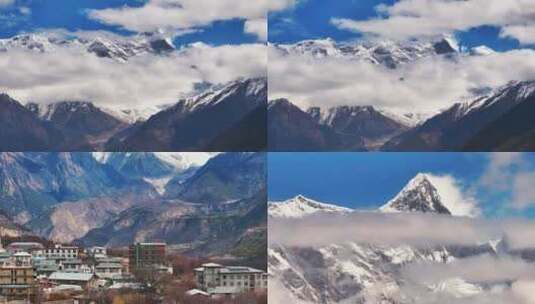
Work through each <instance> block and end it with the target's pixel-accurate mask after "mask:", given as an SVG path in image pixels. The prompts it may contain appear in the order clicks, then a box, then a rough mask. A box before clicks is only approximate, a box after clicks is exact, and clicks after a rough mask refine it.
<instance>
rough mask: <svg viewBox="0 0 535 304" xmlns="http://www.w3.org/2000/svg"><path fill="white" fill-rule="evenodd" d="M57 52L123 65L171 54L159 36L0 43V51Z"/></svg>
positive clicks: (47, 36) (59, 36)
mask: <svg viewBox="0 0 535 304" xmlns="http://www.w3.org/2000/svg"><path fill="white" fill-rule="evenodd" d="M60 48H69V49H78V50H81V51H84V52H88V53H92V54H94V55H96V56H98V57H103V58H111V59H113V60H116V61H120V62H125V61H127V60H128V59H129V58H131V57H133V56H136V55H140V54H146V53H153V54H161V53H164V52H168V51H173V50H175V46H174V44H173V41H172V39H171V38H169V37H164V36H161V35H152V36H149V35H137V36H132V37H129V38H126V39H125V38H123V37H117V36H113V35H105V34H102V35H98V36H97V35H90V34H85V35H84V34H83V33H81V34H80V36H78V35H76V34H64V33H32V34H20V35H16V36H13V37H10V38H6V39H0V51H3V52H6V51H9V50H11V49H22V50H30V51H38V52H51V51H54V50H56V49H60Z"/></svg>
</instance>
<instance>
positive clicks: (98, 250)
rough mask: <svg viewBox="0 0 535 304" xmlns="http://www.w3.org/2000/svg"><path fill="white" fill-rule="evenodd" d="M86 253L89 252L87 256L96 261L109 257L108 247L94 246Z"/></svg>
mask: <svg viewBox="0 0 535 304" xmlns="http://www.w3.org/2000/svg"><path fill="white" fill-rule="evenodd" d="M86 252H87V255H89V256H91V257H93V258H95V259H98V258H105V257H107V249H106V247H100V246H94V247H91V248H88V249H87V251H86Z"/></svg>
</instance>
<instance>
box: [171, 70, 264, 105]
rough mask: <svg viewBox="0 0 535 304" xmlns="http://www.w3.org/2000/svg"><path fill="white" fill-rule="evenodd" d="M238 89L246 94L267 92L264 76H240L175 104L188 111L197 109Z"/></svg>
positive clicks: (213, 102)
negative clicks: (244, 77)
mask: <svg viewBox="0 0 535 304" xmlns="http://www.w3.org/2000/svg"><path fill="white" fill-rule="evenodd" d="M239 90H244V91H243V92H244V95H246V96H258V95H262V92H267V81H266V78H263V77H259V78H247V79H242V78H240V79H237V80H234V81H231V82H229V83H226V84H222V85H213V86H210V87H209V88H208V89H206V90H204V91H203V92H200V93H199V94H197V95H193V96H191V97H188V98H186V99H183V100H182V101H181V102H179V103H178V104H177V106H180V107H184V108H185V110H186V111H188V112H194V111H198V110H200V109H203V108H206V107H211V106H214V105H216V104H218V103H219V102H222V101H224V100H226V98H227V97H228V96H231V95H233V94H235V93H236V92H238V91H239Z"/></svg>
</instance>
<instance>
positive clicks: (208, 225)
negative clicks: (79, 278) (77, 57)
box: [0, 152, 267, 255]
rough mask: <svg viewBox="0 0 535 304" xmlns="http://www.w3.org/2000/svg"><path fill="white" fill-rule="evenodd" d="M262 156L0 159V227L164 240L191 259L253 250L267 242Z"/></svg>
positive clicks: (52, 234)
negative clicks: (190, 256) (190, 255)
mask: <svg viewBox="0 0 535 304" xmlns="http://www.w3.org/2000/svg"><path fill="white" fill-rule="evenodd" d="M265 158H266V156H265V154H264V153H222V154H218V153H149V152H144V153H130V152H129V153H109V152H106V153H80V152H75V153H67V152H64V153H37V152H31V153H30V152H26V153H0V195H1V200H2V205H1V206H0V212H6V215H5V217H4V216H3V214H2V213H0V230H1V229H4V230H5V231H6V233H9V234H15V233H16V232H17V233H23V232H24V231H27V233H33V234H36V235H39V236H41V237H44V238H48V239H53V240H55V241H61V242H72V241H75V240H78V242H82V243H84V244H92V245H110V246H125V245H128V244H129V243H131V242H133V241H151V240H165V241H166V242H168V243H169V244H171V245H177V246H180V247H182V248H186V249H187V248H189V249H188V250H187V251H188V252H190V253H192V254H203V255H207V254H236V255H242V254H247V253H251V252H255V254H257V253H258V252H259V248H258V246H259V245H258V244H259V242H260V241H261V240H262V238H263V240H264V244H265V241H266V236H267V233H266V231H267V220H266V214H267V212H266V209H267V205H266V201H267V200H266V194H265V166H266V162H265ZM168 184H169V185H168ZM166 190H167V191H166ZM11 218H14V219H15V220H16V221H17V222H18V223H20V224H24V226H21V225H19V224H15V223H14V221H12V220H11ZM238 243H239V247H240V248H241V249H240V250H238V251H237V252H236V253H232V252H233V250H234V249H235V246H238V245H237V244H238ZM263 249H264V252H265V246H264V248H263Z"/></svg>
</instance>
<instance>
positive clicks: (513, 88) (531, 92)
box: [451, 81, 535, 119]
mask: <svg viewBox="0 0 535 304" xmlns="http://www.w3.org/2000/svg"><path fill="white" fill-rule="evenodd" d="M533 96H535V81H511V82H509V83H508V84H506V85H504V86H501V87H499V88H497V89H495V90H491V91H490V92H487V93H486V94H482V95H480V96H476V97H473V98H472V99H471V100H469V101H465V102H461V103H457V104H455V105H454V106H453V107H452V108H451V109H452V110H453V111H454V112H455V113H454V114H455V117H456V118H457V119H461V118H463V117H465V116H467V115H469V114H471V113H474V112H477V111H480V110H484V109H486V108H489V107H491V106H493V105H494V104H496V103H499V102H510V103H511V104H519V103H521V102H523V101H525V100H527V99H528V98H529V97H533Z"/></svg>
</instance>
